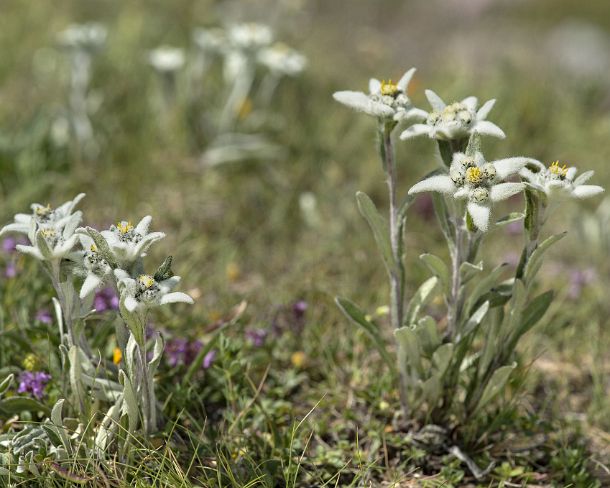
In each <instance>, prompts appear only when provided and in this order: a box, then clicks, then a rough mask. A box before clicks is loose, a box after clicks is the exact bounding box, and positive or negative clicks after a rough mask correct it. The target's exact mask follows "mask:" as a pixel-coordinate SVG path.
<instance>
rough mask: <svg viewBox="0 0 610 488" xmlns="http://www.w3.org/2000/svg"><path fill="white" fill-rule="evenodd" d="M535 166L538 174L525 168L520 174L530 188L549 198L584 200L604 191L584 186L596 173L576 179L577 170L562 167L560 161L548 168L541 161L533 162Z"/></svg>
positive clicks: (590, 172)
mask: <svg viewBox="0 0 610 488" xmlns="http://www.w3.org/2000/svg"><path fill="white" fill-rule="evenodd" d="M533 166H536V167H537V168H538V172H534V171H531V170H530V169H528V168H523V169H522V170H521V171H520V172H519V174H520V175H521V177H522V178H523V179H524V180H526V181H527V183H528V184H529V185H530V186H532V187H533V188H534V189H536V190H538V191H540V192H542V193H544V194H545V195H547V196H549V197H553V198H555V197H556V198H559V199H561V198H564V199H565V198H579V199H583V198H589V197H594V196H595V195H599V194H600V193H602V192H603V191H604V189H603V188H602V187H601V186H597V185H585V184H584V183H586V182H587V181H588V180H589V179H590V178H591V177H592V176H593V174H594V171H585V172H584V173H583V174H581V175H580V176H579V177H578V178H576V179H575V176H576V168H574V167H570V168H568V167H567V165H563V166H560V165H559V161H555V162H554V163H552V164H551V165H550V166H549V167H548V168H547V167H545V166H544V165H543V164H542V163H541V162H539V161H533Z"/></svg>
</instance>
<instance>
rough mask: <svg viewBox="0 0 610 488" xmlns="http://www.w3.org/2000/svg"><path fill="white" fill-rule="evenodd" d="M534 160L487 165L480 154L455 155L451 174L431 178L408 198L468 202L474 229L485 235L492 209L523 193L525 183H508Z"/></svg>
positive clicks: (514, 160) (509, 160) (517, 158)
mask: <svg viewBox="0 0 610 488" xmlns="http://www.w3.org/2000/svg"><path fill="white" fill-rule="evenodd" d="M531 161H532V159H530V158H524V157H516V158H507V159H499V160H497V161H491V162H487V161H486V160H485V158H484V157H483V154H481V153H480V152H479V151H476V152H475V153H474V155H473V156H469V155H467V154H464V153H459V152H458V153H455V154H454V155H453V162H452V163H451V166H450V168H449V174H441V175H435V176H431V177H429V178H426V179H425V180H422V181H420V182H419V183H417V184H416V185H414V186H413V187H411V189H410V190H409V194H410V195H412V194H414V193H420V192H424V191H436V192H440V193H444V194H447V195H452V196H453V197H454V198H456V199H459V200H464V199H465V200H466V201H467V203H466V209H467V211H468V214H470V217H471V218H472V222H473V223H474V225H475V226H476V227H477V228H478V229H479V230H481V231H483V232H485V231H487V229H488V228H489V220H490V217H491V210H492V205H493V203H495V202H499V201H501V200H506V199H507V198H509V197H511V196H513V195H515V194H517V193H519V192H520V191H523V189H524V188H525V184H524V183H510V182H505V180H506V178H508V177H509V176H511V175H514V174H516V173H518V172H519V171H520V170H521V169H522V168H523V167H524V166H525V165H526V164H527V163H528V162H531Z"/></svg>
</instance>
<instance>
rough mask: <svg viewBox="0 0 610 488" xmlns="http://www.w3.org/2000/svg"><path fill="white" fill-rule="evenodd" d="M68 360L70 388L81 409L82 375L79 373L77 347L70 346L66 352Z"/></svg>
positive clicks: (82, 403)
mask: <svg viewBox="0 0 610 488" xmlns="http://www.w3.org/2000/svg"><path fill="white" fill-rule="evenodd" d="M68 358H69V361H70V371H69V378H70V387H71V388H72V392H73V393H74V395H75V397H76V399H77V402H78V403H77V405H78V406H79V407H80V408H83V406H84V405H85V391H84V389H83V382H82V377H81V375H82V373H81V362H80V354H79V348H78V346H72V347H71V348H70V350H69V352H68Z"/></svg>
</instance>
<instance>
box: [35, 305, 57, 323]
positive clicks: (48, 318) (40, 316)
mask: <svg viewBox="0 0 610 488" xmlns="http://www.w3.org/2000/svg"><path fill="white" fill-rule="evenodd" d="M36 320H38V321H39V322H42V323H43V324H52V323H53V316H52V315H51V312H49V309H48V308H41V309H40V310H38V313H36Z"/></svg>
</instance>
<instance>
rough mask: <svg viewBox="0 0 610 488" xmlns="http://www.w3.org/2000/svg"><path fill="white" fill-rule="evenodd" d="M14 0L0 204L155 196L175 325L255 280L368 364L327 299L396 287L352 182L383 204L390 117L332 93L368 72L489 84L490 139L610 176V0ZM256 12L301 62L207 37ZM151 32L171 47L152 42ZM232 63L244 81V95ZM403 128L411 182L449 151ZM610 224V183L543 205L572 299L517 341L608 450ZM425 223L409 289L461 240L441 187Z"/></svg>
mask: <svg viewBox="0 0 610 488" xmlns="http://www.w3.org/2000/svg"><path fill="white" fill-rule="evenodd" d="M0 8H1V9H2V15H1V16H0V53H1V56H0V202H1V205H0V217H1V221H2V222H8V221H9V220H10V219H11V218H12V215H13V214H14V213H16V212H18V211H24V210H25V209H26V208H27V205H29V203H31V202H33V201H35V202H40V203H44V204H46V203H47V202H50V203H51V204H59V203H61V202H63V201H66V200H68V199H70V198H72V197H73V196H74V195H75V194H77V193H78V192H81V191H83V192H86V193H87V198H86V200H85V201H84V202H83V204H82V209H83V210H84V213H85V220H86V223H87V224H88V225H94V226H100V227H106V226H108V225H110V224H111V223H113V222H115V221H118V220H131V221H134V222H136V221H138V220H139V219H140V218H141V217H142V216H144V215H146V214H151V215H153V218H154V221H153V228H154V229H155V230H163V231H165V232H166V233H167V235H168V236H167V238H166V239H165V240H164V241H163V243H162V244H160V245H158V246H157V248H155V249H154V252H155V253H159V254H158V257H159V259H162V257H163V256H164V255H165V254H172V255H174V256H175V271H176V273H177V274H180V275H182V276H183V283H184V286H185V287H186V288H188V289H189V291H190V293H191V294H192V295H193V296H195V297H196V298H197V304H196V306H195V307H194V308H193V309H192V310H190V311H189V312H187V313H188V318H187V319H181V320H177V319H175V318H174V323H173V324H172V326H173V327H175V328H181V327H186V326H188V327H189V328H190V330H192V331H197V330H204V329H205V327H206V324H209V323H211V322H214V320H217V319H218V317H219V316H222V315H223V314H226V313H227V311H228V310H229V309H230V308H231V307H232V306H233V305H235V304H236V303H238V302H240V301H241V300H246V301H248V303H249V308H248V314H249V320H251V321H252V322H253V323H260V324H262V325H263V326H266V325H268V324H269V323H270V322H271V321H272V320H273V318H274V317H275V316H276V314H277V310H278V307H282V306H286V305H290V304H292V303H296V302H298V301H301V300H303V301H305V302H306V303H307V304H308V306H309V308H308V313H309V314H310V315H309V320H310V326H309V327H308V329H307V330H306V331H305V332H304V334H305V336H304V339H303V341H302V348H303V350H304V352H305V353H306V354H307V356H308V357H310V358H312V361H316V360H317V359H316V358H321V357H322V358H325V359H319V361H330V362H331V363H332V364H333V365H335V366H337V367H338V368H341V361H342V352H341V351H343V350H344V349H346V348H349V349H350V351H353V356H351V354H352V352H350V358H351V360H352V361H354V362H355V363H361V364H366V363H367V361H368V352H369V348H368V346H367V343H366V339H365V338H364V337H361V336H356V335H355V332H354V331H353V329H352V328H351V326H350V325H349V324H346V323H345V321H344V320H343V318H341V317H340V316H339V314H338V312H337V311H336V310H335V308H334V304H333V303H332V299H333V297H334V296H335V295H337V294H339V295H343V296H348V297H351V298H353V299H354V300H355V301H356V302H358V303H360V304H361V305H362V306H363V307H365V308H367V309H368V310H371V311H374V310H375V309H376V307H378V306H382V305H385V304H386V302H387V298H386V297H387V289H386V280H385V271H384V270H383V268H382V265H381V262H380V260H379V259H378V257H377V254H376V252H375V249H374V243H373V240H372V237H371V236H370V235H369V231H368V228H367V227H366V223H365V222H364V221H363V220H362V219H361V218H360V216H359V215H358V212H357V209H356V205H355V198H354V194H355V192H356V191H357V190H362V191H365V192H367V193H368V194H369V195H371V197H372V198H373V199H374V201H375V202H376V203H377V204H378V205H379V206H380V207H383V208H387V205H386V200H385V198H386V190H385V186H384V179H383V173H382V171H381V167H380V164H379V161H378V159H377V155H376V153H375V140H374V137H375V131H374V129H375V127H374V122H373V121H372V120H370V119H369V118H367V117H366V116H364V115H358V114H354V113H352V112H350V111H349V110H347V109H346V108H345V107H343V106H341V105H339V104H337V103H335V102H333V100H332V98H331V95H332V93H333V92H334V91H336V90H339V89H354V90H365V89H366V87H367V83H368V79H369V77H372V76H374V77H376V78H380V79H382V78H385V79H388V78H392V79H398V78H399V77H400V76H401V75H402V73H403V72H404V71H405V70H406V69H408V68H410V67H411V66H415V67H417V68H418V71H417V73H416V76H415V78H414V82H413V83H412V84H411V86H410V97H411V98H412V100H413V102H414V103H415V105H416V106H420V107H422V108H424V109H427V108H428V107H427V102H426V100H425V97H424V95H423V94H424V89H425V88H431V89H433V90H434V91H436V92H437V93H439V94H440V95H441V96H442V97H443V98H444V99H445V100H447V101H453V100H461V99H462V98H465V97H466V96H469V95H476V96H477V97H479V100H480V101H481V102H483V101H485V100H488V99H490V98H497V103H496V105H495V108H494V109H493V111H492V112H491V115H490V120H492V121H494V122H495V123H497V124H498V125H499V126H500V127H502V128H503V129H504V131H505V132H506V134H507V138H506V139H505V140H502V141H495V140H490V139H486V140H484V145H483V150H484V153H485V154H486V155H487V157H488V158H489V159H499V158H503V157H509V156H517V155H524V156H531V157H534V158H537V159H539V160H541V161H544V162H546V163H550V162H552V161H555V160H559V161H560V162H561V163H566V164H568V165H574V166H577V167H579V168H581V169H582V170H586V169H594V170H596V177H595V181H594V183H596V184H600V185H603V186H606V187H608V186H609V185H610V173H609V172H608V171H607V169H606V165H607V164H609V163H610V4H609V3H608V1H607V0H587V1H586V2H583V1H578V0H462V1H459V0H428V1H426V2H422V1H416V0H412V1H408V0H400V1H399V0H396V1H394V0H375V1H373V0H344V1H332V2H329V1H323V0H309V1H307V0H267V1H265V0H248V1H246V0H242V1H211V0H208V1H206V0H198V1H195V0H174V1H172V2H163V1H158V0H157V1H146V2H144V1H133V2H119V1H111V0H106V1H100V2H83V1H76V0H72V1H70V0H65V1H62V2H59V3H58V2H36V3H31V2H21V1H18V0H2V1H1V2H0ZM92 22H93V23H98V24H100V26H103V27H102V29H101V30H96V29H97V27H100V26H97V27H96V28H94V29H93V30H92V31H90V32H89V33H88V34H87V35H89V36H90V37H89V38H87V39H85V40H84V41H83V40H82V39H80V40H79V39H76V38H77V37H78V35H81V37H82V33H81V34H78V35H76V34H74V30H73V31H72V33H70V32H71V31H70V28H71V27H70V26H72V25H73V24H75V23H78V24H86V23H92ZM240 22H258V23H264V24H266V25H268V26H269V27H270V28H271V29H272V30H273V35H274V38H275V39H276V40H277V41H280V42H281V43H285V44H287V45H289V46H290V47H291V48H293V49H295V50H297V51H299V53H300V54H302V55H303V56H304V58H306V62H305V61H304V58H298V59H297V60H298V61H300V63H299V62H296V61H295V62H296V65H295V66H293V67H294V69H292V70H291V69H287V68H286V67H285V66H284V67H281V69H280V68H277V67H276V68H274V66H273V65H272V64H271V63H268V64H266V65H265V66H262V65H259V64H257V65H256V67H251V71H247V70H245V68H244V63H245V62H244V60H243V59H242V60H241V61H240V60H239V59H238V60H235V59H233V60H232V59H230V56H228V55H226V53H225V52H224V51H223V43H224V42H225V41H224V40H223V39H224V38H223V36H222V35H219V36H218V37H214V33H218V31H217V30H216V29H219V28H226V27H229V26H231V25H232V24H236V23H240ZM94 27H95V26H94ZM67 29H68V31H66V30H67ZM199 29H204V30H199ZM210 33H211V34H210ZM206 36H207V37H206ZM79 43H80V44H79ZM159 46H167V48H165V50H164V51H162V52H158V51H157V52H156V54H154V53H155V51H154V50H155V49H157V48H158V47H159ZM170 48H171V49H170ZM174 48H177V49H178V50H179V51H175V50H172V49H174ZM245 49H246V48H245ZM247 49H250V48H249V47H247ZM293 61H294V60H293ZM240 62H241V63H242V64H241V65H240ZM263 64H264V63H263ZM261 66H262V67H261ZM274 69H275V71H274ZM240 70H241V71H240ZM244 70H245V71H244ZM278 70H279V71H278ZM282 70H283V71H282ZM280 71H281V73H280ZM244 73H246V74H244ZM248 77H250V78H251V79H250V78H248ZM236 80H242V81H243V80H246V81H245V82H244V83H245V84H246V85H247V90H246V92H247V94H246V95H244V96H241V97H240V96H238V95H239V90H240V87H239V83H237V82H236ZM236 86H237V88H236ZM236 93H237V94H238V95H236ZM397 146H398V156H397V157H398V162H399V179H400V184H401V188H402V193H403V194H406V191H407V190H408V188H409V186H410V185H411V184H413V183H414V182H415V181H417V180H418V179H419V178H421V177H422V176H423V175H424V174H426V173H427V172H428V171H430V169H431V168H432V167H433V166H434V165H435V164H436V159H435V158H436V156H435V148H434V144H432V142H431V141H429V140H424V139H421V140H416V141H413V142H408V143H398V144H397ZM522 205H523V203H522V201H520V200H519V199H517V200H516V201H511V202H509V203H508V204H507V205H506V207H505V209H504V210H506V211H508V210H519V209H520V208H521V207H522ZM499 216H500V215H498V217H499ZM609 221H610V200H608V199H605V200H604V198H603V197H602V198H596V199H593V200H591V201H586V202H583V203H582V204H578V203H573V202H571V203H570V204H567V205H565V206H562V207H561V208H560V209H559V210H557V211H556V212H555V214H554V215H553V216H552V217H551V221H550V223H549V226H548V228H547V232H549V233H551V232H555V231H561V230H564V229H567V230H569V231H570V233H569V235H568V237H567V238H566V239H564V240H563V241H562V243H561V244H560V245H559V246H557V248H556V249H555V250H554V252H553V253H552V257H550V258H549V259H548V260H547V262H546V271H545V278H544V280H546V283H544V284H542V285H541V286H544V285H545V284H546V285H547V286H553V287H554V288H556V289H557V291H558V294H559V297H560V299H559V300H558V301H557V303H556V304H555V305H554V306H553V308H552V309H551V310H550V312H549V313H548V315H547V317H546V318H545V320H544V323H542V324H541V325H539V326H538V328H537V330H536V331H535V332H533V333H532V334H530V337H529V340H528V344H527V345H526V348H525V349H524V350H523V354H524V355H525V356H526V357H528V358H531V359H534V358H537V359H538V360H537V362H536V363H535V364H534V366H533V369H534V371H536V374H534V375H533V376H532V379H531V385H529V387H530V390H529V391H531V392H532V394H533V397H534V398H538V399H541V398H544V401H542V400H541V401H540V402H539V403H537V404H536V408H541V409H546V410H548V411H550V412H551V413H558V414H559V415H561V416H562V418H563V417H569V418H576V419H578V420H579V421H582V422H584V423H586V425H587V426H588V428H590V429H591V432H594V434H592V435H593V437H594V438H595V439H596V442H598V445H599V446H602V447H600V449H602V448H603V449H608V444H609V443H608V434H607V433H604V430H608V429H610V404H609V399H608V391H609V386H610V348H609V346H610V331H609V330H608V316H609V314H610V303H609V302H608V300H607V290H608V286H609V285H610V276H609V275H608V272H609V260H608V252H609V251H610V240H609V238H608V233H607V229H608V223H609ZM409 229H410V230H409V233H408V236H407V260H408V262H409V270H410V275H409V278H408V286H409V287H410V289H413V288H414V287H415V286H416V285H417V284H418V283H420V282H421V280H422V279H423V278H424V277H425V276H426V271H425V269H424V268H423V266H421V265H420V264H419V263H418V260H417V256H418V255H419V254H420V253H422V252H424V251H430V250H432V251H433V252H435V253H438V254H439V255H443V256H444V255H445V254H444V252H445V251H444V249H443V242H442V239H441V234H440V232H439V230H438V229H437V227H436V224H435V223H434V220H433V216H432V209H431V205H430V201H429V200H427V199H426V197H425V196H424V197H420V199H419V200H418V201H417V203H416V204H415V205H414V207H413V208H412V210H411V214H410V223H409ZM490 239H491V240H492V241H493V242H494V245H492V246H488V248H487V250H488V255H487V256H486V259H487V262H488V263H489V265H490V266H493V265H495V264H498V263H500V262H503V261H508V262H513V263H515V264H516V260H517V259H518V255H517V253H518V252H519V249H520V248H519V246H520V244H521V242H522V239H523V236H522V234H521V231H520V229H519V227H516V228H515V227H514V226H509V227H508V228H502V229H498V230H495V231H494V232H493V233H492V235H491V236H490ZM2 259H3V264H4V266H5V268H6V267H8V266H9V265H11V266H13V268H14V273H13V272H12V273H11V274H12V276H9V274H7V273H6V272H5V278H6V280H16V279H19V273H20V272H24V270H25V267H26V266H27V264H25V263H24V262H23V260H16V259H17V258H15V257H13V256H9V255H5V256H4V257H3V258H2ZM185 321H186V322H185ZM328 371H332V368H329V369H328ZM337 374H339V377H340V375H341V373H340V372H339V373H337Z"/></svg>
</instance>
